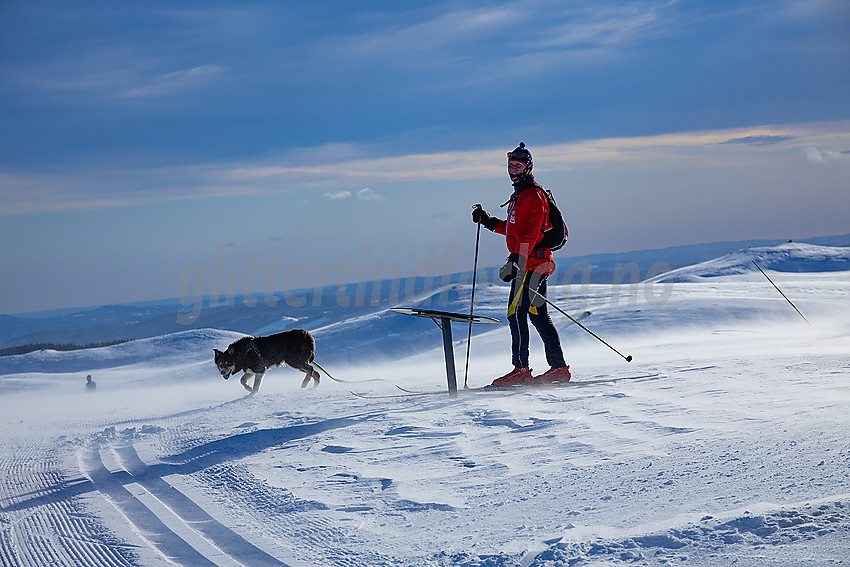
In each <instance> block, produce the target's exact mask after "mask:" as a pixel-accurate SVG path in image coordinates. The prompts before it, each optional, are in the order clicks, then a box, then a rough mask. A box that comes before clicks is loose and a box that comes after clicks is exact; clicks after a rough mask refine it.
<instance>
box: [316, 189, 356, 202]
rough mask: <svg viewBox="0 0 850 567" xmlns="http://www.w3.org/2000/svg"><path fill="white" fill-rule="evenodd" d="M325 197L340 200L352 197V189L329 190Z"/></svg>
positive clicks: (323, 196)
mask: <svg viewBox="0 0 850 567" xmlns="http://www.w3.org/2000/svg"><path fill="white" fill-rule="evenodd" d="M322 198H323V199H329V200H331V201H339V200H340V199H350V198H351V191H328V192H327V193H324V194H323V195H322Z"/></svg>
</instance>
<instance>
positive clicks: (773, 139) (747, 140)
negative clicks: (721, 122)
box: [720, 134, 793, 146]
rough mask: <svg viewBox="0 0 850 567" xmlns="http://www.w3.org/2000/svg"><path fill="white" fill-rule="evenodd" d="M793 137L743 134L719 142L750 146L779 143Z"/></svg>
mask: <svg viewBox="0 0 850 567" xmlns="http://www.w3.org/2000/svg"><path fill="white" fill-rule="evenodd" d="M791 139H793V137H792V136H786V135H768V134H756V135H753V136H744V137H742V138H732V139H731V140H726V141H725V142H720V143H721V144H746V145H752V146H770V145H773V144H779V143H781V142H786V141H788V140H791Z"/></svg>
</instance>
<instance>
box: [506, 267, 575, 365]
mask: <svg viewBox="0 0 850 567" xmlns="http://www.w3.org/2000/svg"><path fill="white" fill-rule="evenodd" d="M547 279H548V276H546V275H543V274H540V273H538V272H519V274H517V277H516V278H514V280H513V283H512V284H511V296H510V300H509V303H508V324H509V325H510V327H511V351H512V362H513V365H514V367H515V368H526V367H527V366H528V365H529V363H528V340H529V337H528V335H529V333H528V320H529V319H531V323H532V325H534V328H535V329H537V333H538V334H539V335H540V338H541V339H543V347H544V348H545V350H546V362H548V363H549V366H551V367H552V368H562V367H564V366H566V365H567V363H566V362H565V361H564V353H563V351H562V350H561V339H560V338H559V337H558V330H557V329H556V328H555V325H554V324H553V323H552V318H551V317H549V312H548V310H547V309H546V307H547V304H546V302H545V301H543V299H542V298H540V297H535V296H534V294H532V293H531V292H530V291H528V289H526V287H525V286H526V285H527V286H528V287H530V288H531V289H534V290H536V291H537V293H539V294H540V295H542V296H543V297H546V280H547Z"/></svg>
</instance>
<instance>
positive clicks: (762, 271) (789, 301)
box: [753, 260, 811, 325]
mask: <svg viewBox="0 0 850 567" xmlns="http://www.w3.org/2000/svg"><path fill="white" fill-rule="evenodd" d="M753 264H755V266H756V268H758V269H759V271H760V272H761V273H762V275H763V276H764V277H766V278H767V281H769V282H770V283H771V284H773V287H775V288H776V291H778V292H779V293H780V294H781V295H782V297H784V298H785V301H787V302H788V303H791V300H790V299H788V296H786V295H785V294H784V293H782V290H781V289H779V287H777V285H776V284H775V283H773V280H772V279H770V277H769V276H768V275H767V274H765V273H764V270H762V269H761V267H760V266H759V265H758V264H756V261H755V260H753ZM791 307H793V308H794V311H796V312H797V313H799V315H800V317H802V318H803V321H805V322H806V323H809V320H808V319H806V316H805V315H803V314H802V313H800V310H799V309H797V306H796V305H794V304H793V303H791ZM809 325H811V323H809Z"/></svg>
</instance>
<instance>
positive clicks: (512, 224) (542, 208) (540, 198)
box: [494, 179, 555, 274]
mask: <svg viewBox="0 0 850 567" xmlns="http://www.w3.org/2000/svg"><path fill="white" fill-rule="evenodd" d="M549 228H550V226H549V201H548V200H547V199H546V195H544V194H543V188H542V187H540V185H538V184H537V183H535V182H534V180H533V179H532V180H530V182H526V183H523V184H522V185H520V186H519V187H517V188H515V189H514V194H513V195H512V196H511V200H510V201H509V202H508V219H507V220H501V219H499V222H498V224H497V225H496V228H495V230H494V232H498V233H499V234H504V235H505V236H506V237H507V239H506V240H507V245H508V250H509V251H510V252H511V254H518V255H519V260H518V261H517V264H518V265H519V267H520V269H523V268H524V269H525V270H528V271H532V270H537V271H539V272H542V273H544V274H551V273H552V272H554V271H555V262H553V261H552V251H551V250H549V249H548V248H539V249H537V250H535V249H534V246H535V245H536V244H537V243H538V242H540V240H541V239H542V238H543V231H544V230H548V229H549ZM524 262H525V265H523V263H524Z"/></svg>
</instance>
